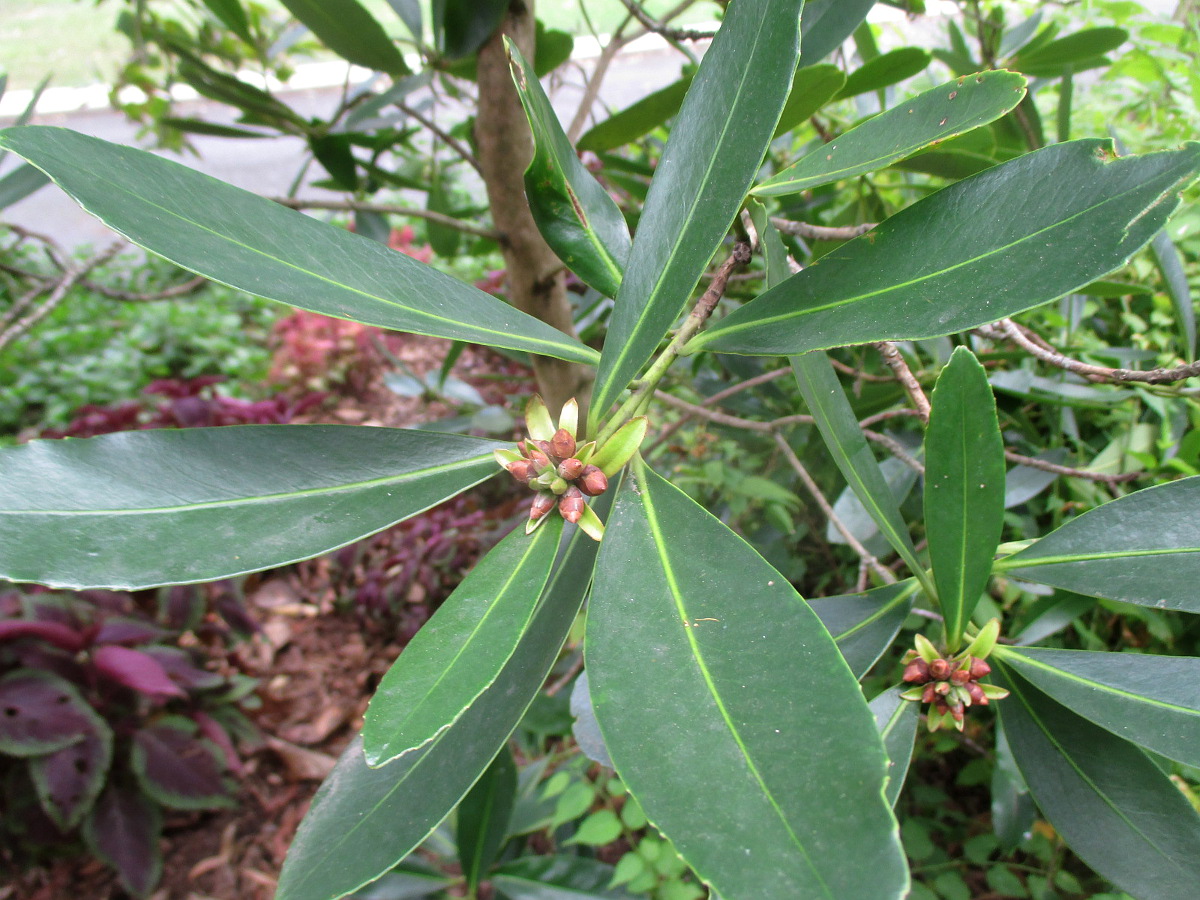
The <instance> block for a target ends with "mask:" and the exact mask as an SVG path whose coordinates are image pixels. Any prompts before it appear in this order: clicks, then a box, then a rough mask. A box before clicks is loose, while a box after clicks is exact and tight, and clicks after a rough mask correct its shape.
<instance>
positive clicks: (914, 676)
mask: <svg viewBox="0 0 1200 900" xmlns="http://www.w3.org/2000/svg"><path fill="white" fill-rule="evenodd" d="M904 680H905V681H908V682H911V683H912V684H925V683H926V682H927V681H929V663H927V662H925V660H923V659H921V658H920V657H919V656H918V657H917V658H916V659H914V660H913V661H912V662H910V663H909V664H908V665H907V666H906V667H905V668H904Z"/></svg>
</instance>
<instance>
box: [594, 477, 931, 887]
mask: <svg viewBox="0 0 1200 900" xmlns="http://www.w3.org/2000/svg"><path fill="white" fill-rule="evenodd" d="M585 656H586V659H587V664H588V673H589V679H590V684H589V686H590V689H591V696H592V701H593V704H594V706H595V712H596V718H597V720H598V721H599V723H600V729H601V731H602V732H603V735H604V740H605V744H606V745H607V747H608V751H609V753H610V754H611V756H612V759H613V762H614V763H615V764H616V767H617V772H618V773H619V774H620V775H621V778H622V780H623V781H624V783H625V785H626V786H627V787H628V788H629V790H630V793H632V794H633V796H634V797H635V798H636V799H637V800H638V802H639V803H640V805H641V806H642V808H643V809H644V810H645V813H646V815H647V816H648V817H649V819H650V821H651V822H653V823H654V825H655V826H656V827H657V828H659V829H660V830H661V831H662V832H663V833H664V834H665V835H666V836H667V837H668V838H669V839H670V840H671V841H672V842H673V843H674V844H675V846H676V847H677V848H678V850H679V852H680V853H681V854H682V855H683V857H684V858H685V859H687V860H688V862H689V863H690V864H691V865H692V866H693V868H695V870H696V872H697V874H698V875H699V876H700V877H701V878H702V879H704V880H705V881H706V882H708V883H709V884H711V885H712V887H713V888H714V889H715V890H717V891H719V892H720V894H721V896H722V897H724V898H726V900H742V898H762V897H785V896H786V897H824V898H844V897H856V898H862V900H869V898H875V897H897V898H898V897H900V896H902V895H903V894H904V893H905V891H906V890H907V880H908V878H907V872H906V870H905V865H904V860H903V857H902V855H901V853H900V850H899V846H898V844H897V841H896V826H895V824H894V822H893V821H892V819H891V816H890V814H889V812H888V807H887V804H886V803H885V802H884V801H883V798H882V788H883V782H882V778H883V775H884V766H885V760H884V756H883V751H882V747H881V745H880V740H879V735H878V733H877V731H876V729H875V726H874V722H873V720H872V717H871V715H870V712H869V710H868V709H867V707H866V702H865V700H864V699H863V697H862V693H861V691H860V690H859V688H858V684H857V682H856V681H855V680H854V677H853V675H852V674H851V673H850V670H849V669H848V668H847V666H846V663H845V661H844V660H843V659H842V658H841V654H840V653H838V651H837V647H836V646H835V645H834V643H833V640H832V639H831V638H830V637H829V634H828V632H827V631H826V630H825V629H824V627H823V626H822V625H821V623H820V620H819V619H818V618H817V617H816V616H815V615H814V614H813V612H812V611H811V610H810V609H809V608H808V607H807V606H806V605H805V603H804V602H803V601H802V600H801V599H800V597H799V596H798V595H797V594H796V592H795V590H794V589H793V588H792V586H791V585H790V584H789V583H788V582H787V580H786V579H785V578H783V577H782V576H781V575H780V574H779V573H778V572H776V571H775V570H774V569H773V568H771V566H770V565H769V564H768V563H767V562H766V561H765V560H763V559H762V557H760V556H759V555H758V554H757V553H755V552H754V550H753V549H752V548H751V547H750V546H749V545H747V544H746V543H745V542H744V541H743V540H742V539H741V538H739V537H738V536H737V535H735V534H734V533H733V532H732V531H730V530H729V529H728V528H727V527H725V526H724V525H723V524H721V522H720V521H719V520H717V519H716V518H714V517H712V516H711V515H709V514H708V513H707V512H706V511H705V510H704V509H702V508H701V507H700V506H698V505H697V504H696V503H695V502H694V501H692V500H691V499H690V498H688V497H687V495H685V494H683V493H682V492H681V491H679V490H678V489H677V488H675V487H673V486H671V485H670V484H668V483H667V482H666V481H664V480H663V479H662V478H661V477H660V476H658V475H656V474H654V473H653V472H651V471H650V470H649V469H648V468H646V466H645V465H644V464H637V465H635V467H634V469H633V471H632V473H631V474H630V475H628V476H626V482H625V486H624V487H623V489H622V491H621V493H620V495H619V496H618V498H617V501H616V506H615V508H614V510H613V514H612V517H611V518H610V520H609V523H608V529H607V532H606V534H605V538H604V543H603V545H602V547H601V551H600V559H599V560H598V563H597V567H596V583H595V585H594V588H593V591H592V595H591V600H590V602H589V608H588V622H587V637H586V644H585ZM833 721H836V722H837V723H838V727H837V728H836V729H833V728H830V727H829V724H828V723H830V722H833ZM663 748H671V749H670V752H669V753H664V752H663ZM799 748H802V752H803V764H802V765H798V764H797V763H798V759H797V753H798V750H799ZM697 785H703V790H697Z"/></svg>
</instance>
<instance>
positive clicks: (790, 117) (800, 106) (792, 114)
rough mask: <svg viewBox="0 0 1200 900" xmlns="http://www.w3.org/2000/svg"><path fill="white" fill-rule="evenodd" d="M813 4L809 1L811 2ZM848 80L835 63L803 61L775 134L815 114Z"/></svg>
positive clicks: (789, 128)
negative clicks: (807, 63)
mask: <svg viewBox="0 0 1200 900" xmlns="http://www.w3.org/2000/svg"><path fill="white" fill-rule="evenodd" d="M811 5H812V4H811V3H810V4H809V6H811ZM806 15H807V7H806ZM845 83H846V76H845V75H844V74H843V73H842V70H841V69H839V68H838V67H837V66H835V65H832V64H829V63H822V64H821V65H816V66H806V65H804V64H803V63H802V64H801V67H800V68H799V69H797V70H796V76H795V77H794V78H793V79H792V89H791V91H789V92H788V98H787V102H786V103H785V104H784V105H783V112H782V113H780V114H779V124H778V125H776V126H775V137H779V136H780V135H781V134H783V133H784V132H786V131H791V130H792V129H793V128H795V127H796V126H797V125H799V124H800V123H801V122H803V121H804V120H805V119H808V118H809V117H810V116H812V114H813V113H815V112H816V111H817V110H818V109H820V108H821V107H822V106H824V105H825V104H826V103H828V102H829V100H830V99H831V98H832V97H833V95H834V94H836V93H837V92H838V91H840V90H841V89H842V85H844V84H845Z"/></svg>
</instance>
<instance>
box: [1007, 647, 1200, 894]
mask: <svg viewBox="0 0 1200 900" xmlns="http://www.w3.org/2000/svg"><path fill="white" fill-rule="evenodd" d="M1003 672H1004V676H1005V679H1006V680H1007V682H1008V683H1007V685H1006V686H1007V687H1009V688H1010V689H1011V690H1012V695H1011V696H1009V697H1008V698H1007V699H1005V700H1001V701H999V702H998V703H997V704H996V705H997V708H998V709H999V710H1000V716H1001V718H1002V719H1003V721H1004V728H1005V732H1006V734H1007V736H1008V742H1009V746H1010V747H1011V748H1012V752H1013V756H1014V757H1015V758H1016V760H1017V765H1018V766H1019V767H1020V769H1021V774H1022V775H1023V776H1024V777H1025V781H1026V783H1027V784H1028V785H1029V790H1030V792H1031V793H1032V794H1033V798H1034V800H1036V801H1037V804H1038V806H1039V807H1040V808H1041V810H1042V813H1043V814H1044V815H1045V816H1046V818H1047V819H1049V820H1050V824H1052V825H1053V826H1054V828H1055V829H1056V830H1057V831H1058V833H1059V834H1060V835H1062V837H1063V839H1064V840H1065V841H1066V842H1067V844H1069V845H1070V847H1071V849H1072V850H1074V851H1075V852H1076V853H1077V854H1079V856H1080V857H1081V858H1082V859H1083V861H1084V862H1086V863H1087V864H1088V865H1089V866H1091V867H1092V868H1093V869H1095V870H1096V871H1097V872H1099V873H1100V874H1101V875H1102V876H1104V877H1105V878H1107V879H1108V880H1109V881H1111V882H1112V883H1113V884H1115V885H1116V886H1117V887H1119V888H1122V889H1123V890H1127V891H1130V892H1132V893H1133V894H1135V895H1136V896H1137V897H1138V898H1139V900H1193V898H1194V897H1195V896H1196V885H1197V884H1200V815H1197V813H1196V810H1194V809H1193V808H1192V806H1191V804H1189V803H1188V801H1187V798H1186V797H1184V795H1183V793H1182V792H1181V791H1180V790H1179V789H1178V788H1177V787H1176V786H1175V785H1174V784H1172V783H1171V781H1170V779H1168V778H1167V776H1166V775H1165V774H1163V772H1162V771H1161V770H1160V769H1159V768H1158V766H1156V765H1155V764H1154V763H1153V762H1151V761H1150V759H1149V758H1147V756H1146V754H1145V753H1143V752H1142V751H1141V750H1139V749H1138V748H1137V747H1135V746H1133V745H1132V744H1130V743H1127V742H1126V741H1123V740H1121V739H1120V738H1118V737H1115V736H1114V735H1112V734H1110V733H1109V732H1107V731H1105V730H1104V729H1102V728H1100V727H1098V726H1096V725H1093V724H1091V723H1090V722H1088V721H1087V720H1086V719H1082V718H1080V717H1079V716H1077V715H1075V713H1073V712H1072V711H1071V710H1069V709H1068V708H1066V707H1065V706H1060V705H1059V704H1057V703H1055V702H1054V701H1053V700H1051V699H1050V698H1049V697H1047V696H1045V695H1044V694H1042V693H1041V692H1040V691H1038V690H1037V689H1036V688H1034V687H1032V686H1031V685H1030V684H1029V683H1028V682H1027V681H1025V680H1023V679H1022V678H1020V677H1019V676H1017V675H1015V674H1014V673H1013V672H1012V671H1011V670H1009V669H1008V668H1007V667H1004V670H1003Z"/></svg>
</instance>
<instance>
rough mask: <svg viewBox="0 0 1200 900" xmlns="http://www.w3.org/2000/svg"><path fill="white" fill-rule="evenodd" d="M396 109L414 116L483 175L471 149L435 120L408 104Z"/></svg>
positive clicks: (400, 104)
mask: <svg viewBox="0 0 1200 900" xmlns="http://www.w3.org/2000/svg"><path fill="white" fill-rule="evenodd" d="M396 107H397V108H398V109H399V110H400V111H401V112H402V113H404V114H405V115H408V116H412V117H413V118H414V119H416V120H417V121H418V122H420V123H421V124H422V125H424V126H425V127H426V128H428V129H429V130H430V131H431V132H433V134H435V135H436V136H437V137H438V138H440V139H441V141H442V142H443V143H444V144H445V145H446V146H447V147H449V148H450V149H451V150H453V151H454V152H455V153H457V154H458V155H459V156H461V157H462V158H463V160H464V161H465V162H466V163H467V164H468V165H469V166H470V167H471V168H472V169H474V170H475V171H476V172H478V173H479V174H480V175H482V174H483V170H482V169H480V168H479V160H478V159H476V158H475V154H474V153H472V152H471V148H470V147H468V146H467V145H466V144H464V143H463V142H462V141H460V140H459V139H458V138H456V137H455V136H454V135H452V134H451V133H450V132H448V131H446V130H445V129H443V128H441V127H440V126H439V125H437V124H436V123H435V122H434V121H433V119H431V118H429V117H428V116H427V115H425V114H424V113H423V112H421V111H420V110H418V109H413V108H412V107H411V106H409V105H408V104H407V103H397V104H396Z"/></svg>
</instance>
